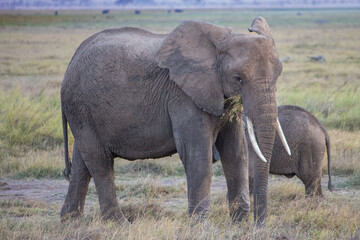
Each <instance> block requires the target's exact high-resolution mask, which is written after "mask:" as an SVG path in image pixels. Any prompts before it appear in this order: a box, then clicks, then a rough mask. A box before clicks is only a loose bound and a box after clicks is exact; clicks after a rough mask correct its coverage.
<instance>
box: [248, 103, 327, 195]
mask: <svg viewBox="0 0 360 240" xmlns="http://www.w3.org/2000/svg"><path fill="white" fill-rule="evenodd" d="M278 116H279V121H280V124H281V127H282V130H283V132H284V135H285V136H286V140H287V142H288V144H289V147H290V149H291V153H292V154H291V156H289V155H288V154H287V152H286V150H285V148H284V146H283V145H282V143H281V140H280V138H279V136H278V135H276V137H275V142H274V148H273V154H272V157H271V163H270V173H271V174H276V175H285V176H286V177H289V178H292V177H294V176H297V177H298V178H300V180H301V181H302V182H303V183H304V185H305V192H306V195H307V196H323V194H322V191H321V172H322V159H323V157H324V152H325V148H326V149H327V157H328V174H329V182H328V188H329V190H330V191H332V189H333V186H332V184H331V175H330V138H329V135H328V133H327V131H326V129H325V128H324V126H323V125H322V124H321V123H320V122H319V120H318V119H317V118H316V117H315V116H314V115H312V114H311V113H309V112H308V111H306V110H305V109H303V108H300V107H297V106H291V105H284V106H280V107H279V108H278ZM257 158H258V157H257V155H256V153H255V152H254V150H253V148H252V146H251V145H250V144H249V184H250V185H249V186H250V192H252V190H253V182H254V162H255V161H256V159H257Z"/></svg>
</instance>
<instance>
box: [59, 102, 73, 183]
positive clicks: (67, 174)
mask: <svg viewBox="0 0 360 240" xmlns="http://www.w3.org/2000/svg"><path fill="white" fill-rule="evenodd" d="M61 115H62V127H63V135H64V149H65V170H64V176H65V179H66V180H68V181H69V180H70V175H71V163H70V160H69V146H68V131H67V119H66V116H65V114H64V111H63V108H62V107H61Z"/></svg>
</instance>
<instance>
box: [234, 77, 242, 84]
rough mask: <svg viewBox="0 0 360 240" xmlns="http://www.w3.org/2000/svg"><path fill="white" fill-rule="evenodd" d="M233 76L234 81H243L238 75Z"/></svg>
mask: <svg viewBox="0 0 360 240" xmlns="http://www.w3.org/2000/svg"><path fill="white" fill-rule="evenodd" d="M233 78H234V80H235V81H238V82H240V83H243V81H242V79H241V78H240V77H239V76H238V75H235V76H234V77H233Z"/></svg>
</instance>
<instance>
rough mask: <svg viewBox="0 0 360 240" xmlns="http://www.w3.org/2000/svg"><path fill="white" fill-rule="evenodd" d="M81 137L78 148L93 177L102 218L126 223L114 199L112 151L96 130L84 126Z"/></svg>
mask: <svg viewBox="0 0 360 240" xmlns="http://www.w3.org/2000/svg"><path fill="white" fill-rule="evenodd" d="M81 137H82V140H83V141H82V142H81V143H80V144H79V145H80V146H79V149H80V152H81V156H82V157H83V159H84V162H85V165H86V167H87V168H88V170H89V172H90V174H91V176H92V177H93V179H94V183H95V187H96V192H97V194H98V197H99V203H100V210H101V214H102V217H103V219H104V220H113V221H117V222H119V223H124V222H126V223H127V220H126V218H125V217H124V215H123V214H122V212H121V210H120V207H119V205H118V202H117V199H116V188H115V182H114V157H113V156H112V153H111V152H110V151H109V150H107V149H106V148H105V147H104V146H103V144H102V143H101V142H100V140H99V139H98V135H97V134H96V132H94V131H92V130H91V129H87V128H85V127H84V129H83V132H82V135H81Z"/></svg>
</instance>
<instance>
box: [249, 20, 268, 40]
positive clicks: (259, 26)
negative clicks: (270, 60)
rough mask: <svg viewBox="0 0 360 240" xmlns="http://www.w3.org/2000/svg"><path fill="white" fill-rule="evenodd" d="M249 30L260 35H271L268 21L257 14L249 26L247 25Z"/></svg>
mask: <svg viewBox="0 0 360 240" xmlns="http://www.w3.org/2000/svg"><path fill="white" fill-rule="evenodd" d="M249 31H250V32H256V33H258V34H260V35H264V36H268V37H272V35H271V31H270V27H269V25H268V23H267V22H266V20H265V18H263V17H261V16H259V17H256V18H255V19H254V21H253V23H252V24H251V27H249Z"/></svg>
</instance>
